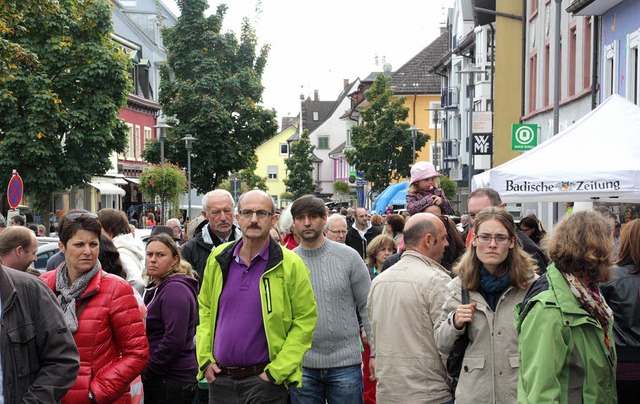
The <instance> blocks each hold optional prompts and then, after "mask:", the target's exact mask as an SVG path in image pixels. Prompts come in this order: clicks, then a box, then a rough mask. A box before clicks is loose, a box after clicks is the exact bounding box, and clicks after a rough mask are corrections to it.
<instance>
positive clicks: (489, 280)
mask: <svg viewBox="0 0 640 404" xmlns="http://www.w3.org/2000/svg"><path fill="white" fill-rule="evenodd" d="M510 283H511V274H510V273H509V272H507V273H506V274H505V275H503V276H502V278H496V277H495V276H493V275H491V274H490V273H489V271H487V270H486V269H485V267H483V266H482V265H480V294H482V297H484V300H486V301H487V304H488V305H489V307H491V310H493V311H496V307H497V306H498V300H500V296H502V293H503V292H504V291H505V290H507V288H508V287H509V284H510Z"/></svg>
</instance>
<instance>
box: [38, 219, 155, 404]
mask: <svg viewBox="0 0 640 404" xmlns="http://www.w3.org/2000/svg"><path fill="white" fill-rule="evenodd" d="M100 232H101V226H100V223H99V222H98V220H97V216H96V215H95V214H93V213H74V214H71V215H67V217H66V219H65V222H64V224H63V226H62V231H61V232H60V250H61V251H62V252H63V253H64V255H65V262H64V263H63V264H61V265H60V266H59V267H58V268H57V269H56V270H55V271H51V272H47V273H45V274H43V275H42V277H41V279H42V280H44V282H45V283H46V284H47V286H49V287H50V288H51V290H53V291H54V293H55V294H56V296H57V298H58V302H60V305H61V306H62V310H63V312H64V315H65V320H66V321H67V325H68V327H69V329H70V331H71V332H72V333H73V338H74V340H75V342H76V345H77V346H78V351H79V352H80V371H79V373H78V377H77V379H76V382H75V384H74V385H73V386H72V387H71V389H69V391H68V392H67V394H66V395H65V396H64V397H63V399H62V403H63V404H65V403H69V404H72V403H73V404H83V403H87V404H90V403H130V402H131V395H130V393H129V385H130V384H131V382H132V381H133V380H134V379H135V378H136V377H137V376H138V375H139V374H140V373H141V372H142V370H143V369H144V368H145V366H146V364H147V361H148V360H149V345H148V342H147V338H146V333H145V328H144V324H143V323H142V317H141V314H140V311H139V310H138V304H137V302H136V299H135V297H134V295H133V290H132V289H131V286H130V285H129V284H128V283H127V282H126V281H125V280H123V279H121V278H120V277H118V276H115V275H111V274H107V273H105V272H104V271H102V268H101V266H100V262H99V261H98V251H99V248H100Z"/></svg>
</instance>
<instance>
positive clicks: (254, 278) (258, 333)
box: [213, 240, 270, 367]
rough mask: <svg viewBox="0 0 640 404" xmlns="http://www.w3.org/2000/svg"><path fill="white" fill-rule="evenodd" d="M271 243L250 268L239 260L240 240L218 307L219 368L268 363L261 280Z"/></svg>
mask: <svg viewBox="0 0 640 404" xmlns="http://www.w3.org/2000/svg"><path fill="white" fill-rule="evenodd" d="M269 243H270V241H267V243H266V244H265V246H264V248H263V249H262V250H260V252H259V253H258V254H257V255H256V256H255V257H253V258H252V259H251V262H250V263H249V265H247V264H246V263H245V262H244V261H242V259H240V256H239V254H240V248H242V244H243V241H242V240H240V242H239V243H238V245H237V246H236V248H235V250H234V251H233V259H232V261H231V266H230V267H229V274H228V275H227V280H226V281H225V283H224V287H223V289H222V293H221V294H220V301H219V303H218V319H217V323H216V335H215V343H214V347H213V357H214V358H216V362H218V363H219V364H220V366H225V367H231V366H239V367H245V366H253V365H257V364H259V363H263V362H269V348H268V346H267V336H266V335H265V332H264V324H263V322H262V302H261V299H260V277H261V276H262V274H263V273H264V271H265V270H266V268H267V261H268V260H269Z"/></svg>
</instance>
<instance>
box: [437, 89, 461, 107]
mask: <svg viewBox="0 0 640 404" xmlns="http://www.w3.org/2000/svg"><path fill="white" fill-rule="evenodd" d="M459 104H460V90H459V89H458V88H457V87H449V88H443V89H442V99H441V100H440V106H441V107H442V108H445V109H457V108H458V105H459Z"/></svg>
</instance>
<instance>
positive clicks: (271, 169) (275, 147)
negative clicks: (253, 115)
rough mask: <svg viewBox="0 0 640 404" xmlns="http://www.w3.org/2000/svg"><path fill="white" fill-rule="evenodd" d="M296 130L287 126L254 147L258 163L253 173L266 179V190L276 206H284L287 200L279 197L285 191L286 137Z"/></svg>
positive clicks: (287, 150) (287, 145) (287, 147)
mask: <svg viewBox="0 0 640 404" xmlns="http://www.w3.org/2000/svg"><path fill="white" fill-rule="evenodd" d="M296 130H297V129H296V127H295V126H288V127H287V128H285V129H284V130H282V131H281V132H279V133H278V134H276V135H275V136H274V137H272V138H271V139H269V140H267V141H266V142H264V143H263V144H261V145H260V146H258V148H257V149H256V156H257V157H258V164H257V166H256V171H255V173H256V175H258V176H260V177H265V178H266V179H267V187H268V190H267V192H268V193H269V195H271V197H272V198H273V200H274V201H275V202H276V205H277V206H278V207H284V206H285V205H286V202H287V201H283V200H282V199H281V197H280V196H281V195H282V193H283V192H285V191H286V186H285V185H284V180H285V178H286V175H287V166H286V165H285V164H284V159H285V158H287V157H288V156H289V144H288V143H287V139H289V138H290V137H291V136H293V134H295V133H296Z"/></svg>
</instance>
